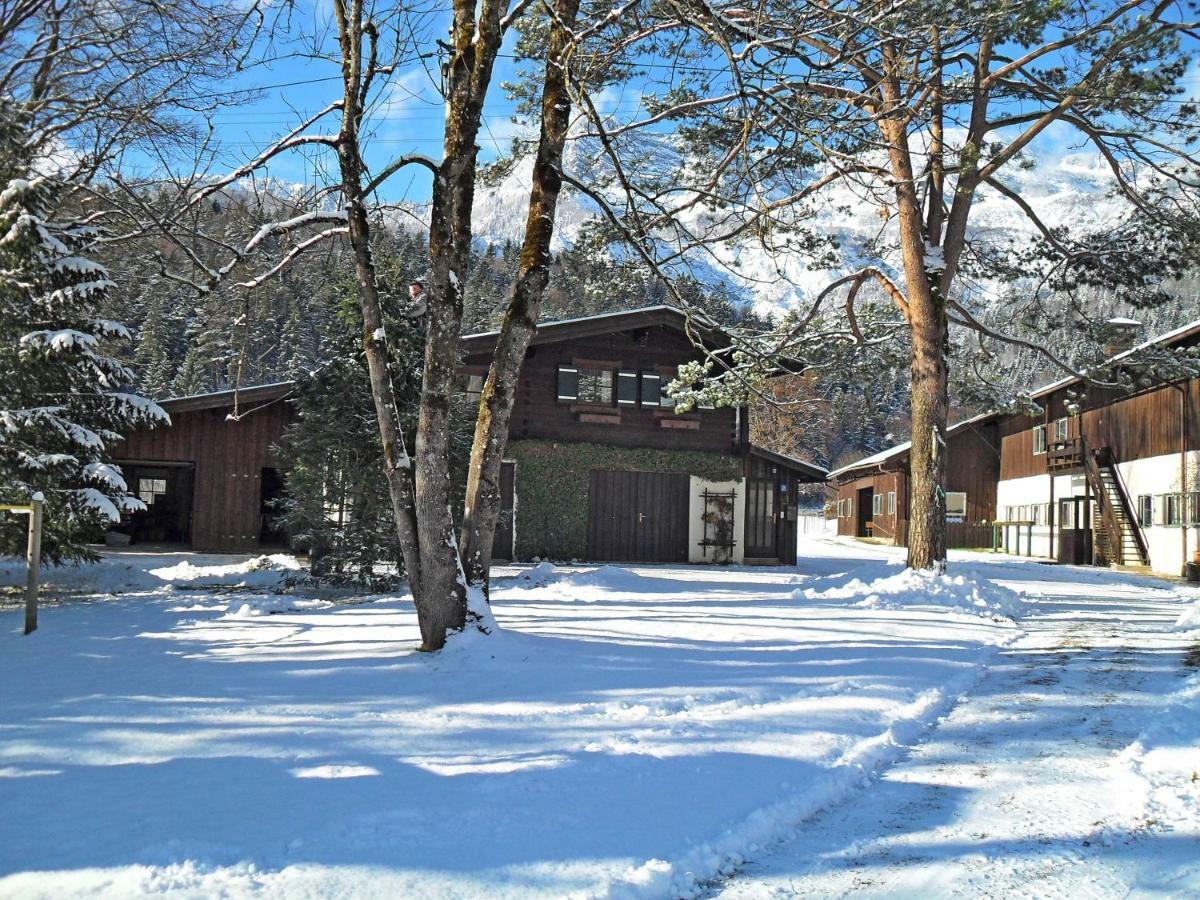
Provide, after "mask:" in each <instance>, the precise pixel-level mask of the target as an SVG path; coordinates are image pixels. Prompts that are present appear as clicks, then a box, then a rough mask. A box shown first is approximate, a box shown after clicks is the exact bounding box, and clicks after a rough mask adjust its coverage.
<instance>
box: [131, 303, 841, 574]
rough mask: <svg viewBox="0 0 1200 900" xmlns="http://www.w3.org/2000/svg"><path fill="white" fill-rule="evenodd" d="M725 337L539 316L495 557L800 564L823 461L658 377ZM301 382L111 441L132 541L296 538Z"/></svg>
mask: <svg viewBox="0 0 1200 900" xmlns="http://www.w3.org/2000/svg"><path fill="white" fill-rule="evenodd" d="M692 335H696V336H698V339H700V340H702V341H705V342H707V343H708V345H709V347H710V348H711V349H719V348H720V347H722V346H724V345H725V341H726V340H727V339H726V338H725V337H724V335H723V334H721V333H720V332H719V331H716V330H712V329H709V330H700V331H697V329H696V326H695V324H694V323H690V322H689V321H688V319H687V317H686V316H685V315H684V314H683V313H682V312H680V311H678V310H676V309H673V308H670V307H666V306H656V307H647V308H643V309H637V310H630V311H626V312H617V313H609V314H603V315H597V316H590V317H586V318H580V319H571V320H565V321H560V322H549V323H545V324H543V325H541V326H539V328H538V331H537V333H536V334H535V336H534V338H533V340H532V343H531V345H530V347H529V350H528V353H527V356H526V360H525V364H524V369H523V371H522V374H521V380H520V383H519V385H518V393H517V397H516V402H515V405H514V408H513V415H512V424H511V428H510V433H509V442H508V450H507V459H506V462H505V466H504V470H503V492H504V510H503V515H502V516H501V523H500V527H499V529H498V532H497V540H496V545H495V554H496V557H497V559H506V560H528V559H533V558H536V557H540V558H550V559H587V560H597V561H600V560H611V561H625V562H689V561H690V562H764V563H784V564H787V563H792V562H794V561H795V554H796V515H797V504H798V501H799V486H800V485H801V484H804V483H815V482H823V481H824V480H825V477H826V473H825V471H824V470H823V469H821V468H819V467H817V466H813V465H810V464H808V463H806V462H804V461H802V460H796V459H792V458H790V457H786V456H782V455H780V454H777V453H772V452H770V451H769V450H767V449H764V448H761V447H755V446H753V445H752V444H751V442H750V439H749V421H748V416H747V415H746V411H745V410H744V409H736V408H723V409H712V408H708V409H703V408H702V409H696V410H693V411H691V412H687V413H682V412H677V411H676V409H675V404H674V401H673V400H672V399H671V397H670V396H669V395H668V394H667V391H666V386H667V385H668V384H669V383H670V382H671V380H672V379H674V378H675V376H676V372H677V370H678V367H679V366H680V365H681V364H683V363H685V362H688V361H691V360H695V359H697V358H700V357H701V356H702V353H701V351H699V350H698V349H697V347H696V346H695V345H694V344H693V343H692V339H691V336H692ZM495 338H496V333H495V332H488V333H483V334H474V335H467V336H465V337H464V338H463V343H462V354H463V355H462V364H461V369H460V372H459V382H460V389H461V390H462V391H463V392H464V393H465V394H466V395H467V396H468V397H478V395H479V392H480V390H481V388H482V386H483V380H484V377H485V375H486V373H487V368H488V364H489V362H490V358H491V353H492V349H493V346H494V343H495ZM291 390H292V386H291V384H286V383H285V384H274V385H265V386H262V387H256V388H250V389H243V390H241V391H238V392H236V394H235V393H234V392H232V391H222V392H219V393H214V394H207V395H204V396H199V397H182V398H175V399H171V400H167V401H165V402H163V404H162V405H163V406H164V408H165V409H166V410H167V411H168V413H170V415H171V425H170V426H168V427H160V428H156V429H153V430H141V431H138V432H135V433H134V434H131V435H129V436H128V438H127V439H126V441H125V443H124V444H123V446H122V447H121V448H119V449H118V450H117V451H116V454H115V455H116V457H117V460H118V461H119V462H120V464H121V465H122V467H123V469H124V471H125V473H126V476H127V480H128V482H129V484H130V487H131V490H133V491H134V492H135V493H137V494H138V495H139V496H141V497H142V499H143V500H144V501H146V503H147V505H148V507H149V510H148V511H147V512H146V513H139V514H137V515H135V516H134V517H133V518H132V520H131V521H130V523H128V530H129V531H130V533H131V534H132V537H133V539H134V540H135V541H137V542H172V543H186V544H190V545H191V546H192V547H194V548H196V549H200V550H245V549H251V548H255V547H260V546H270V545H272V544H275V543H281V542H283V541H285V540H286V536H285V535H283V534H281V533H280V532H279V530H278V529H277V528H275V527H274V526H273V519H272V515H271V513H270V502H271V501H272V500H273V499H274V498H275V497H277V496H278V495H279V491H280V490H281V489H282V484H283V478H282V473H281V472H280V469H279V466H278V464H277V462H276V461H275V460H274V458H273V456H272V450H271V448H272V446H273V445H274V444H275V443H276V442H277V441H278V440H279V438H280V436H281V434H282V432H283V429H284V428H285V426H286V425H287V423H288V422H289V421H291V418H292V416H293V415H294V413H293V411H292V409H291V406H290V404H289V403H288V402H287V400H288V395H289V393H290V392H291Z"/></svg>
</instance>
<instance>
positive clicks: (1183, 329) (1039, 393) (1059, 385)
mask: <svg viewBox="0 0 1200 900" xmlns="http://www.w3.org/2000/svg"><path fill="white" fill-rule="evenodd" d="M1196 335H1200V319H1196V320H1195V321H1193V322H1188V323H1187V324H1186V325H1180V326H1179V327H1178V328H1173V329H1172V330H1170V331H1167V332H1164V333H1163V334H1160V335H1158V336H1156V337H1152V338H1150V339H1149V340H1148V341H1142V343H1140V344H1138V345H1137V346H1135V347H1131V348H1130V349H1128V350H1125V351H1124V352H1122V353H1118V354H1116V355H1115V356H1110V357H1109V358H1108V359H1106V360H1104V362H1102V363H1100V364H1099V365H1097V366H1093V369H1101V368H1107V367H1108V366H1111V365H1113V364H1114V363H1119V362H1121V361H1122V360H1127V359H1130V358H1131V357H1134V356H1137V355H1138V354H1139V353H1142V352H1143V351H1146V350H1149V349H1150V348H1151V347H1170V346H1171V345H1173V344H1179V343H1182V342H1183V341H1186V340H1187V339H1188V338H1191V337H1195V336H1196ZM1085 371H1086V370H1085ZM1083 380H1084V379H1083V378H1080V377H1079V376H1078V375H1068V376H1067V377H1066V378H1060V379H1058V380H1057V381H1052V382H1050V383H1049V384H1047V385H1043V386H1042V387H1040V388H1037V389H1036V390H1035V391H1033V393H1032V394H1031V395H1030V396H1031V397H1045V396H1046V395H1047V394H1053V393H1054V392H1055V391H1058V390H1062V389H1063V388H1065V387H1070V386H1071V385H1073V384H1080V383H1081V382H1082V381H1083Z"/></svg>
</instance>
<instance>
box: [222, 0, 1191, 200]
mask: <svg viewBox="0 0 1200 900" xmlns="http://www.w3.org/2000/svg"><path fill="white" fill-rule="evenodd" d="M313 4H314V5H309V4H307V3H304V2H301V3H300V4H298V5H297V7H296V12H295V14H294V15H295V16H296V17H297V18H294V19H293V22H299V23H300V24H301V26H303V29H304V30H307V31H311V30H312V25H313V23H314V22H319V21H321V20H323V19H324V18H325V17H326V16H327V15H328V4H327V2H326V0H313ZM431 10H432V11H431V12H429V13H428V14H427V15H426V18H425V19H424V32H425V33H424V34H423V35H422V36H421V37H420V39H418V41H417V46H418V47H419V49H421V50H422V51H429V50H434V49H435V48H436V44H435V41H434V39H433V38H434V36H435V35H442V34H444V33H445V24H446V21H447V19H446V17H445V15H444V13H443V12H442V10H441V9H440V4H436V3H435V5H433V6H431ZM301 17H307V18H306V19H303V18H301ZM300 31H301V29H299V28H298V29H296V32H297V33H296V34H289V33H280V32H278V31H277V32H276V34H275V35H273V38H272V40H273V47H274V49H275V51H276V52H277V53H278V55H279V57H280V58H278V59H276V60H275V61H274V62H272V63H269V64H267V63H260V64H257V65H254V66H252V67H251V68H249V69H248V70H247V71H245V72H242V73H240V74H239V75H238V76H237V77H235V78H233V79H230V82H229V85H228V89H229V91H230V95H229V97H228V100H229V102H228V105H226V106H225V107H223V108H222V109H221V110H219V112H218V113H217V114H216V115H215V117H214V119H213V124H214V126H215V129H216V135H217V138H218V139H219V141H220V143H221V146H222V154H221V156H220V158H219V161H218V163H217V164H216V165H215V166H214V169H215V172H214V174H216V173H219V172H224V171H228V170H230V169H233V168H235V167H236V166H238V165H240V164H241V163H243V162H245V161H246V160H248V159H250V158H251V157H253V156H254V155H255V154H256V153H258V152H259V151H260V150H261V149H262V148H264V147H266V146H268V145H269V144H270V143H271V142H272V140H273V139H275V138H277V137H279V136H281V135H283V134H285V133H287V132H288V131H289V130H290V129H292V128H294V127H295V126H296V124H297V123H298V122H300V121H302V120H303V119H304V118H306V117H308V116H310V115H312V114H313V113H314V112H316V111H318V110H320V109H321V108H322V107H324V106H326V105H327V104H328V103H330V102H332V101H333V100H335V99H336V98H337V97H339V96H340V92H341V81H340V76H339V73H338V69H337V67H336V65H335V64H334V63H332V62H328V61H320V60H311V59H300V58H295V57H289V56H288V55H287V51H288V50H289V49H291V48H292V47H294V44H291V43H289V42H294V41H295V40H296V38H297V37H298V36H299V32H300ZM514 37H515V34H511V33H510V35H509V39H508V40H507V41H506V44H505V47H504V48H503V50H502V54H501V58H500V59H499V60H498V61H497V65H496V71H495V76H494V78H493V85H492V89H491V92H490V94H489V98H488V103H487V106H486V109H485V122H484V127H483V129H482V131H481V134H480V138H479V143H480V147H481V160H482V161H485V162H486V161H490V160H493V159H495V158H496V156H497V155H498V154H499V153H502V152H504V151H505V150H506V149H507V148H508V145H509V142H510V140H511V138H512V136H513V135H514V134H515V133H517V131H518V126H517V125H515V124H514V123H513V122H512V117H513V114H514V112H515V104H514V103H513V101H512V100H510V99H509V98H508V97H507V96H506V94H505V92H504V90H503V88H502V84H503V82H505V81H507V80H511V79H512V78H513V77H514V76H515V75H516V62H515V61H514V60H513V59H512V51H513V46H512V45H513V43H514V41H513V38H514ZM1197 74H1198V73H1197V70H1196V69H1195V68H1193V70H1192V72H1191V73H1189V77H1188V79H1187V82H1188V86H1189V87H1190V88H1191V89H1192V90H1193V91H1194V90H1196V89H1197V87H1200V84H1198V83H1200V78H1198V77H1197ZM436 78H437V60H436V59H428V60H426V62H425V63H421V62H417V61H414V62H411V63H409V64H408V65H406V66H403V67H401V70H400V71H399V72H398V73H396V74H395V75H394V76H392V77H391V79H390V80H389V81H388V82H386V83H384V84H383V85H382V87H381V89H380V90H377V91H376V95H377V97H376V101H377V104H376V107H375V109H374V111H373V114H372V115H371V116H370V120H369V128H368V134H369V139H368V141H367V142H366V158H367V162H368V165H369V166H371V167H372V168H373V169H379V168H381V167H382V166H384V165H386V163H387V162H388V161H390V160H391V159H392V158H393V157H395V156H396V155H400V154H406V153H421V154H425V155H429V156H431V157H434V158H440V154H441V143H442V121H443V119H442V115H443V113H442V103H441V99H440V97H439V95H438V91H437V84H436V81H435V79H436ZM250 88H262V89H263V90H262V94H261V96H259V97H256V98H254V99H253V100H247V96H248V94H247V93H245V91H247V89H250ZM640 97H641V91H640V90H639V88H638V86H637V85H630V86H628V87H627V88H626V89H624V90H621V91H610V92H608V94H607V95H605V96H602V97H600V98H598V106H599V107H600V108H601V109H602V110H603V111H605V112H609V113H617V114H625V115H628V114H630V113H633V112H634V111H636V110H637V109H638V107H639V105H640ZM327 123H328V124H327V125H325V127H323V128H322V127H314V129H311V130H313V131H332V130H333V129H334V128H335V127H336V116H330V117H329V118H328V119H327ZM1067 131H1069V130H1068V129H1064V128H1054V129H1051V130H1050V131H1048V132H1047V134H1046V135H1044V136H1043V137H1042V138H1040V139H1039V140H1038V141H1037V142H1036V144H1035V148H1034V150H1035V153H1036V155H1038V156H1040V157H1042V158H1043V159H1047V158H1048V159H1056V158H1059V157H1061V156H1062V155H1063V154H1066V153H1071V152H1073V151H1077V150H1079V149H1080V147H1079V144H1078V142H1077V135H1074V134H1073V133H1072V134H1067V133H1066V132H1067ZM333 162H334V161H333V159H332V156H331V154H330V153H329V151H328V150H309V151H306V152H304V153H291V154H288V155H286V156H282V157H279V158H277V159H276V160H275V161H273V162H272V164H271V166H270V169H269V174H270V175H271V176H272V177H274V178H277V179H280V180H283V181H287V182H298V183H304V184H328V183H330V182H331V181H332V180H334V179H335V177H336V173H335V172H334V171H333V168H334V166H333ZM429 191H430V180H429V173H428V172H427V171H426V170H425V169H423V168H421V167H410V168H409V169H406V170H404V171H403V172H401V173H399V174H398V175H397V176H395V177H394V178H393V179H391V181H390V183H389V184H388V185H386V186H385V188H384V189H383V190H382V191H381V195H382V197H383V199H385V200H387V201H390V202H398V201H408V202H421V201H424V200H427V199H428V197H429Z"/></svg>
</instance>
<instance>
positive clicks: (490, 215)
mask: <svg viewBox="0 0 1200 900" xmlns="http://www.w3.org/2000/svg"><path fill="white" fill-rule="evenodd" d="M572 162H573V160H571V159H568V165H570V164H571V163H572ZM1034 163H1035V164H1034V165H1033V166H1032V167H1029V168H1021V167H1019V166H1015V165H1014V166H1011V167H1010V168H1008V169H1006V170H1005V171H1004V180H1005V183H1006V184H1008V185H1009V186H1011V187H1012V188H1014V189H1015V190H1016V191H1017V192H1018V193H1020V195H1021V196H1022V197H1024V198H1025V200H1026V201H1027V202H1028V203H1029V204H1030V205H1031V206H1032V207H1033V209H1034V210H1035V211H1036V212H1037V214H1038V216H1039V217H1040V218H1041V219H1042V221H1043V222H1045V223H1046V224H1047V225H1048V226H1050V227H1051V228H1053V227H1056V226H1058V225H1063V224H1067V223H1068V222H1069V223H1071V224H1072V226H1073V227H1075V228H1079V229H1090V228H1092V227H1098V226H1101V225H1104V224H1106V223H1112V222H1113V221H1115V220H1116V219H1117V218H1118V217H1120V216H1121V215H1122V213H1123V211H1124V209H1125V206H1124V202H1123V201H1122V200H1121V199H1120V198H1117V197H1114V196H1112V188H1113V179H1112V175H1111V173H1110V172H1109V170H1108V168H1107V167H1106V166H1105V164H1104V163H1103V161H1102V160H1101V159H1100V158H1099V157H1098V156H1097V155H1095V154H1089V153H1084V152H1076V153H1069V154H1064V155H1057V156H1056V155H1053V154H1049V153H1047V154H1044V155H1043V156H1042V157H1041V158H1040V159H1036V160H1035V161H1034ZM531 168H532V163H531V162H530V161H528V160H526V161H524V162H522V163H519V164H518V165H517V166H515V167H514V169H513V171H512V172H511V173H510V174H509V175H508V177H506V178H505V179H504V180H503V181H502V182H501V183H500V184H499V185H496V186H494V187H481V188H480V189H479V190H478V192H477V195H476V199H475V227H476V233H477V234H478V235H479V237H480V238H481V239H482V240H488V241H503V240H520V239H521V236H522V235H523V234H524V227H525V217H526V214H527V212H528V207H529V177H530V171H531ZM597 215H598V212H597V211H596V210H595V208H594V206H593V205H592V204H591V203H590V201H588V200H587V199H586V198H582V197H580V196H579V194H578V193H576V192H572V191H569V190H566V191H564V194H563V197H562V199H561V200H560V203H559V213H558V222H557V230H556V233H555V238H556V244H558V246H559V247H561V246H563V245H569V244H570V242H571V241H572V239H573V238H574V236H575V235H576V234H578V231H579V228H580V227H581V226H582V225H583V224H584V223H585V222H587V221H588V220H590V219H592V218H595V217H596V216H597ZM806 222H807V225H808V226H809V227H811V228H814V229H816V230H818V231H819V232H821V233H823V234H827V235H830V236H832V237H834V238H836V240H837V243H838V245H839V247H840V248H841V249H840V256H841V262H840V263H839V265H838V266H837V267H835V268H832V269H811V268H809V266H808V262H807V260H806V259H805V258H803V257H802V256H800V255H798V254H793V255H786V254H775V253H769V252H768V251H766V250H764V249H763V248H762V247H761V246H759V245H757V244H755V243H752V242H749V241H746V242H742V243H737V244H729V245H725V246H718V247H715V248H713V250H712V252H711V255H710V254H704V255H703V256H702V255H700V254H697V255H696V257H695V258H694V259H693V261H692V263H693V267H694V274H696V275H698V277H701V278H702V279H704V280H706V281H710V282H715V281H720V280H727V281H729V282H732V283H735V284H739V285H741V286H742V287H745V288H746V289H747V290H748V292H749V293H750V294H751V296H752V297H753V298H754V301H755V303H756V305H757V306H759V307H760V308H761V309H763V310H764V311H766V310H775V311H778V310H779V309H781V308H788V307H792V306H797V305H799V304H801V303H802V302H803V299H804V298H805V297H811V296H812V295H813V294H814V293H815V292H817V291H819V290H820V289H821V288H822V287H824V286H825V285H827V284H829V282H830V281H832V280H833V279H835V278H837V277H838V276H839V275H843V274H846V273H847V272H850V271H853V270H854V269H855V268H857V265H858V263H859V262H861V260H862V258H863V257H864V256H865V255H866V254H865V253H864V246H865V244H866V243H867V242H870V241H878V240H879V238H881V237H882V238H885V240H883V241H881V242H880V243H882V244H887V243H888V242H887V241H886V238H887V237H889V236H890V233H891V232H894V230H895V227H896V226H895V222H894V221H893V222H885V221H884V220H883V219H882V218H881V210H880V206H879V205H878V204H877V203H874V202H871V200H870V198H868V197H864V196H862V195H861V194H860V193H858V192H856V190H855V189H854V188H852V187H851V186H849V185H845V186H841V187H837V188H834V189H830V190H828V191H826V192H825V193H824V194H822V195H821V196H820V199H819V203H818V204H817V205H815V206H814V208H813V209H811V210H810V217H809V218H808V219H807V220H806ZM972 230H973V234H974V237H975V240H985V241H988V242H993V243H996V244H1007V243H1010V242H1018V243H1019V242H1023V241H1024V240H1026V239H1028V238H1030V237H1031V236H1033V235H1034V234H1035V229H1034V227H1033V225H1032V224H1031V223H1030V222H1029V220H1028V218H1027V217H1026V216H1025V214H1024V213H1023V212H1022V211H1021V210H1020V209H1019V208H1018V207H1017V206H1016V205H1015V204H1014V203H1013V201H1011V200H1009V199H1008V198H1006V197H1004V196H1002V195H1001V194H1000V193H998V192H997V191H995V190H993V189H990V188H986V187H985V188H983V189H981V190H980V192H979V195H978V198H977V200H976V205H975V208H974V210H973V212H972ZM890 262H892V263H893V264H895V262H896V260H891V261H890Z"/></svg>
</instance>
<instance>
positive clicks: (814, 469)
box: [750, 444, 829, 482]
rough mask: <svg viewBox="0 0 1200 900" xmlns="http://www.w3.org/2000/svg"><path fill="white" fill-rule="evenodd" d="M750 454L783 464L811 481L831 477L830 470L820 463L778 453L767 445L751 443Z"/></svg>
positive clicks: (779, 464) (776, 463) (778, 464)
mask: <svg viewBox="0 0 1200 900" xmlns="http://www.w3.org/2000/svg"><path fill="white" fill-rule="evenodd" d="M750 455H751V456H755V457H757V458H759V459H765V460H766V461H767V462H770V463H773V464H775V465H777V466H782V467H783V468H785V469H790V470H791V471H793V472H796V473H797V474H799V475H800V476H801V477H803V478H805V479H806V480H808V481H810V482H818V481H824V480H825V479H826V478H828V477H829V472H828V471H826V470H825V469H823V468H821V467H820V466H818V465H814V464H813V463H810V462H805V461H804V460H802V459H796V457H794V456H785V455H784V454H782V453H776V452H775V451H774V450H768V449H766V448H765V447H756V446H754V445H753V444H751V445H750Z"/></svg>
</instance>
